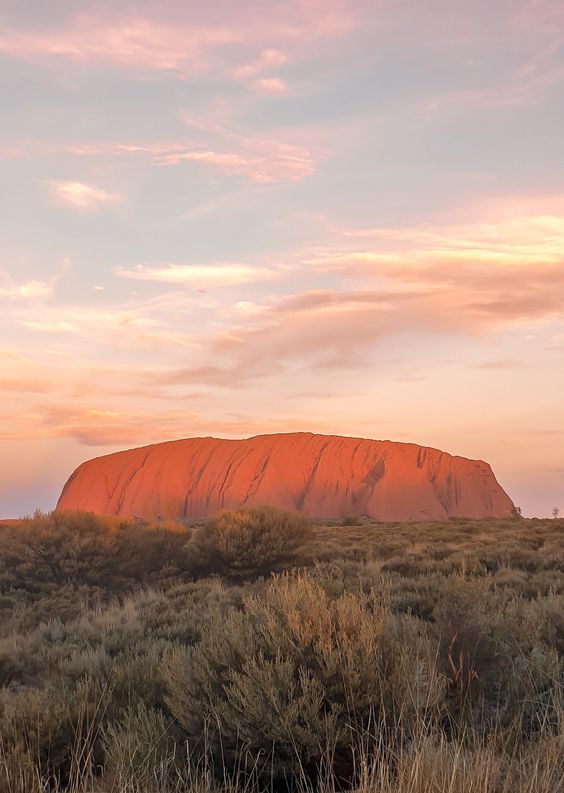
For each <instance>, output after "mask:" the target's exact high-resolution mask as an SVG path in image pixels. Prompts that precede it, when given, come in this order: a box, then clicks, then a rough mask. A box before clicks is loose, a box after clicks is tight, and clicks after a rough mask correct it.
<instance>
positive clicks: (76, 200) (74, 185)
mask: <svg viewBox="0 0 564 793" xmlns="http://www.w3.org/2000/svg"><path fill="white" fill-rule="evenodd" d="M49 187H50V193H51V197H52V199H53V201H54V202H55V203H56V204H58V205H59V206H63V207H68V208H69V209H72V210H74V211H76V212H97V211H98V210H100V209H102V208H103V207H108V206H109V207H111V206H116V205H118V204H121V203H122V201H123V198H122V196H120V195H119V194H118V193H115V192H111V191H109V190H105V189H103V188H101V187H97V186H95V185H89V184H84V183H83V182H77V181H70V180H69V181H60V182H50V185H49Z"/></svg>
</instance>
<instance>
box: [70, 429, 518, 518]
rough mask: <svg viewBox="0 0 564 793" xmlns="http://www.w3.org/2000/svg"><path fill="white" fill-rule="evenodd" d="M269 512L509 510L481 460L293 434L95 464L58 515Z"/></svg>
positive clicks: (489, 513)
mask: <svg viewBox="0 0 564 793" xmlns="http://www.w3.org/2000/svg"><path fill="white" fill-rule="evenodd" d="M262 504H269V505H271V506H276V507H281V508H283V509H289V510H294V511H298V512H301V513H303V514H304V515H308V516H309V517H312V518H328V517H340V516H343V515H346V514H355V515H368V516H370V517H372V518H376V519H378V520H398V521H399V520H437V519H442V518H445V517H449V516H451V515H452V516H460V517H471V518H484V517H505V516H508V515H510V514H511V511H512V509H513V503H512V501H511V499H510V498H509V496H508V495H507V494H506V493H505V492H504V490H503V489H502V488H501V486H500V485H499V484H498V482H497V481H496V479H495V476H494V474H493V472H492V469H491V468H490V466H489V465H488V464H487V463H485V462H482V461H478V460H468V459H466V458H464V457H453V456H451V455H450V454H446V453H445V452H441V451H438V450H437V449H430V448H426V447H423V446H417V445H415V444H411V443H394V442H391V441H374V440H364V439H361V438H345V437H339V436H336V435H313V434H311V433H290V434H281V435H259V436H257V437H255V438H248V439H246V440H222V439H218V438H192V439H189V440H180V441H171V442H169V443H158V444H155V445H153V446H145V447H143V448H139V449H130V450H129V451H124V452H117V453H115V454H109V455H106V456H104V457H98V458H96V459H93V460H89V461H88V462H85V463H83V464H82V465H81V466H79V467H78V468H77V469H76V471H75V472H74V473H73V474H72V476H71V477H70V479H69V480H68V482H67V483H66V485H65V487H64V489H63V492H62V494H61V497H60V499H59V503H58V505H57V509H58V510H84V511H90V512H96V513H98V514H103V515H127V516H134V517H140V518H150V519H153V518H159V517H163V518H170V517H181V516H187V517H192V518H201V517H206V516H209V515H213V514H214V513H215V512H217V511H218V510H220V509H222V508H235V507H239V506H253V505H255V506H256V505H262Z"/></svg>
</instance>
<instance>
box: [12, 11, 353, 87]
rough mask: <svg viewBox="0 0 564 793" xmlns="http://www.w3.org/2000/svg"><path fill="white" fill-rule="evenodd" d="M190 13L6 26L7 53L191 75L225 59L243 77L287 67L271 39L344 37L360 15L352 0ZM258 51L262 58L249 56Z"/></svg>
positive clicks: (296, 40)
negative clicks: (237, 52)
mask: <svg viewBox="0 0 564 793" xmlns="http://www.w3.org/2000/svg"><path fill="white" fill-rule="evenodd" d="M221 6H223V7H221ZM182 11H183V9H180V10H179V12H178V10H177V12H176V13H173V14H172V15H171V14H170V13H167V14H163V15H162V16H160V17H159V16H156V15H155V14H154V13H153V14H151V15H149V14H144V13H143V10H142V9H139V12H138V13H129V14H124V13H119V14H115V15H114V16H113V17H111V16H109V15H101V14H100V15H95V14H92V13H88V14H78V15H76V16H74V17H72V18H68V19H67V20H65V21H64V22H63V23H61V24H60V25H59V26H57V27H55V26H52V27H44V28H40V29H37V28H35V29H24V28H16V27H9V26H7V25H5V26H4V29H3V30H2V36H1V37H0V52H1V53H3V54H4V55H7V56H9V57H11V58H17V59H22V60H28V61H38V60H41V59H45V58H51V59H61V60H63V59H64V60H71V61H74V62H76V63H81V64H96V63H102V64H113V65H117V66H121V67H134V68H141V69H150V70H158V71H174V72H177V73H179V74H181V75H183V76H185V75H192V74H194V73H200V72H205V71H209V70H211V69H216V70H217V69H218V68H219V67H220V66H221V64H222V63H223V64H224V66H225V67H226V72H227V73H228V74H231V75H232V76H233V77H234V78H235V79H242V78H245V77H247V76H252V75H253V74H257V73H258V72H260V71H261V70H263V69H264V68H266V67H268V66H274V65H280V63H281V62H282V61H281V58H280V55H279V52H280V47H278V46H271V45H270V43H272V42H273V43H274V44H276V45H277V44H278V42H280V43H281V44H284V43H290V44H292V45H293V46H294V47H295V46H297V45H298V44H305V43H308V42H311V41H312V40H313V39H315V38H332V37H335V36H340V35H343V34H344V33H346V32H347V31H349V30H350V29H351V26H352V24H353V19H354V14H353V12H352V11H351V9H350V7H349V4H348V3H347V2H344V0H326V2H324V3H318V2H311V1H310V2H308V3H303V2H301V0H289V2H288V3H285V4H284V6H283V7H282V6H281V7H280V8H277V7H276V5H273V6H270V7H269V8H268V10H266V11H267V12H266V13H265V9H264V8H263V6H261V5H260V4H259V3H255V2H252V3H248V4H245V6H241V5H240V4H239V5H237V6H233V5H232V4H230V3H228V2H224V3H220V7H219V8H216V7H215V6H214V7H213V8H212V7H211V6H210V8H209V9H205V8H203V7H202V13H199V14H198V15H197V22H195V21H194V20H195V15H194V13H191V9H190V6H189V5H188V6H187V7H186V9H185V12H184V13H182ZM174 17H176V18H174ZM267 43H268V44H267ZM265 44H267V46H265ZM235 45H238V46H239V47H243V48H244V49H245V50H246V53H245V55H243V56H242V58H241V59H242V63H241V64H240V65H238V66H235V65H229V59H230V57H232V55H231V52H230V51H232V50H233V49H234V46H235ZM257 49H258V53H259V54H258V56H256V55H255V57H254V58H252V57H251V58H249V54H250V53H251V52H253V51H254V52H255V53H256V51H257Z"/></svg>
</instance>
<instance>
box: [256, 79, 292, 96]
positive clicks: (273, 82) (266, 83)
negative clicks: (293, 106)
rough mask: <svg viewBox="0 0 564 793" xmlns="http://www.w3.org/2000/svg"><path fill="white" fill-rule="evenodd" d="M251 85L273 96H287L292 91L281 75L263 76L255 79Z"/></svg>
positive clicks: (258, 90) (262, 92)
mask: <svg viewBox="0 0 564 793" xmlns="http://www.w3.org/2000/svg"><path fill="white" fill-rule="evenodd" d="M251 87H252V88H253V90H254V91H257V92H258V93H261V94H270V95H271V96H287V95H288V94H289V93H290V88H289V87H288V84H287V83H286V82H285V81H284V80H281V79H280V78H279V77H261V78H260V79H259V80H253V82H252V83H251Z"/></svg>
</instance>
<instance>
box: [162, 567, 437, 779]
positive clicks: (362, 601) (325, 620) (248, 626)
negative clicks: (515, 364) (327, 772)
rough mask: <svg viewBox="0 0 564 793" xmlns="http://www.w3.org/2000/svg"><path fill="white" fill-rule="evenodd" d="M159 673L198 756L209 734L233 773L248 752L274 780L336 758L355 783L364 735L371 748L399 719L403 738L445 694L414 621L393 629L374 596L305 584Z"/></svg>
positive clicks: (206, 638)
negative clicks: (330, 591)
mask: <svg viewBox="0 0 564 793" xmlns="http://www.w3.org/2000/svg"><path fill="white" fill-rule="evenodd" d="M163 674H164V676H165V679H166V681H167V686H168V697H167V699H166V701H167V703H168V705H169V708H170V710H171V712H172V714H173V715H174V716H175V717H176V718H177V720H178V721H179V723H180V724H181V725H182V727H183V728H184V730H185V733H186V736H187V738H188V740H189V742H190V743H191V745H192V746H194V747H197V745H198V742H199V741H200V739H201V736H202V735H205V734H209V735H210V741H211V746H212V754H213V752H214V751H215V757H216V760H217V761H218V762H219V761H220V760H221V762H222V763H226V764H227V767H228V769H229V770H230V771H233V770H234V769H235V768H236V766H237V764H238V762H239V760H238V757H240V756H241V754H244V753H245V752H246V753H247V755H248V757H249V761H250V763H251V765H253V766H254V765H255V764H256V763H257V762H258V759H259V758H262V760H261V762H262V763H263V764H264V769H265V772H266V773H268V774H271V773H274V775H275V776H284V775H287V774H292V773H294V774H298V773H301V772H302V773H303V772H305V773H307V774H310V773H314V769H315V768H316V767H318V766H319V764H320V762H321V760H322V758H323V757H324V756H325V753H326V752H327V751H330V752H331V754H332V757H333V763H334V767H335V769H336V770H337V773H338V774H339V776H341V777H343V778H347V777H350V775H351V773H352V768H353V763H354V752H355V748H356V744H357V737H358V735H359V734H362V733H363V731H364V734H365V738H366V739H367V740H369V741H370V740H372V741H373V742H374V743H376V742H377V741H378V740H380V739H381V735H382V732H381V731H383V730H386V731H389V732H390V734H391V733H393V732H394V730H395V728H396V727H397V726H398V724H399V721H400V718H401V722H402V725H403V727H404V728H405V729H406V730H408V729H409V727H410V726H415V724H416V722H417V719H418V718H421V717H423V715H424V714H425V713H428V712H430V711H432V710H433V707H434V705H435V704H436V703H437V702H438V701H439V698H440V694H441V691H442V681H441V680H440V679H438V678H437V677H436V675H435V674H434V663H433V654H432V651H431V647H430V645H429V643H428V642H427V640H426V639H425V636H424V634H423V633H422V631H421V630H420V628H419V627H418V625H417V624H416V623H415V621H414V620H412V619H411V618H409V617H405V616H404V617H398V618H392V617H391V615H389V614H388V613H387V612H386V611H385V609H384V608H383V607H382V605H381V603H380V599H379V597H378V595H377V593H375V592H371V593H368V594H364V595H363V594H359V595H353V594H351V593H343V594H341V595H339V596H337V597H335V598H331V597H330V596H329V595H328V594H327V592H326V591H325V590H324V588H323V587H322V586H321V584H320V583H319V581H316V580H314V579H313V578H312V577H311V576H309V575H306V574H301V575H287V574H286V575H284V576H282V577H279V578H276V579H274V580H273V581H272V582H271V583H270V584H269V586H268V587H267V590H266V592H265V594H264V596H257V595H253V596H250V597H248V598H247V599H246V600H245V602H244V608H243V610H235V609H233V610H231V611H230V612H228V613H226V614H224V615H222V616H221V617H220V618H218V619H217V620H215V621H214V622H212V623H210V624H209V625H208V626H207V629H206V630H205V632H204V633H203V636H202V640H201V642H200V643H199V644H198V645H196V646H195V647H193V648H188V649H186V650H181V651H179V652H178V653H176V655H174V656H173V657H172V658H171V659H170V660H169V661H168V663H167V664H166V665H165V667H164V669H163ZM369 736H373V737H372V738H370V737H369Z"/></svg>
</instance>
